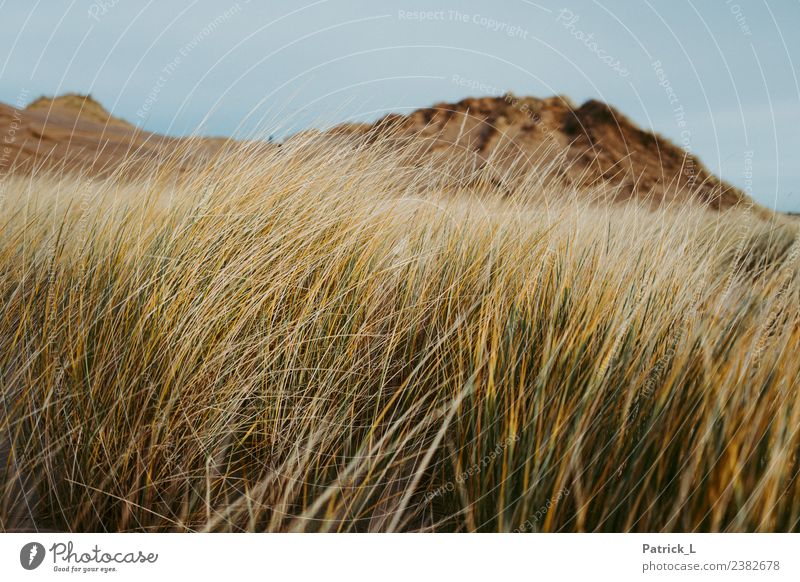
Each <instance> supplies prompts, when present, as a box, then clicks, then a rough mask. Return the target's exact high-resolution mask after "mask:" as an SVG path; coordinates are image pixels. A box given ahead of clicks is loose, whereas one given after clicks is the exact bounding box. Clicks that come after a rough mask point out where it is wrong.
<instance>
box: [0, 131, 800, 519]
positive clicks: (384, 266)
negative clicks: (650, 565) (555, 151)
mask: <svg viewBox="0 0 800 582" xmlns="http://www.w3.org/2000/svg"><path fill="white" fill-rule="evenodd" d="M390 153H391V152H389V151H387V149H386V148H382V147H381V146H380V144H372V145H371V146H370V147H359V146H354V145H348V144H347V143H341V144H339V145H337V146H336V147H331V144H330V143H324V144H322V145H319V144H318V145H314V144H313V143H301V144H296V145H294V146H292V147H289V148H282V149H277V148H276V149H275V150H274V151H273V152H272V153H268V154H265V153H263V152H262V154H261V155H259V156H253V155H252V152H250V151H249V150H248V148H247V147H243V148H241V149H238V150H235V151H231V152H229V153H228V154H226V155H224V156H221V157H220V158H219V159H218V160H215V161H213V162H210V163H209V165H208V166H207V167H206V168H204V169H202V170H197V171H196V172H192V173H189V174H183V175H181V176H178V175H177V173H176V172H175V171H174V170H173V168H172V164H171V162H170V161H169V160H167V161H165V163H164V164H162V166H161V167H159V168H154V169H153V171H152V173H151V175H149V176H146V177H145V178H143V179H137V180H136V181H127V182H126V181H124V180H117V179H114V180H103V181H97V180H84V179H80V178H78V177H70V176H66V175H65V176H56V175H52V176H46V175H38V176H34V177H33V178H22V177H8V178H5V179H4V182H3V190H2V192H3V193H4V196H3V198H2V203H1V206H0V224H1V225H2V228H1V229H0V271H2V276H1V277H0V297H2V319H0V366H1V368H0V383H1V384H0V386H1V387H2V394H3V398H4V409H5V416H4V417H3V418H2V424H0V435H2V436H0V441H2V442H4V447H5V448H6V449H7V452H6V454H5V458H4V459H3V466H2V467H0V486H1V487H2V489H0V493H2V496H1V497H0V500H1V501H2V506H1V507H0V521H1V522H2V525H3V528H4V529H15V528H16V529H19V528H25V527H36V528H47V529H56V530H69V531H140V530H145V531H161V530H177V531H185V530H211V531H242V530H258V531H264V530H267V531H512V530H516V529H521V530H524V531H694V530H699V531H722V530H727V531H795V530H797V529H798V520H800V483H798V479H797V476H798V471H799V470H800V459H799V458H798V452H800V435H798V429H799V428H800V402H799V401H798V389H799V388H800V359H799V358H798V357H797V354H798V353H800V325H798V321H800V319H799V318H800V308H799V307H798V306H799V305H800V301H799V299H800V282H799V281H798V266H799V265H800V259H798V255H799V254H800V242H798V238H797V234H796V229H795V228H794V227H793V226H791V225H788V224H787V225H784V224H780V223H778V222H777V221H772V222H766V221H764V220H762V219H758V218H755V217H751V216H749V215H748V214H747V213H746V212H744V211H742V210H736V209H735V210H731V211H727V212H725V213H714V212H707V211H705V210H703V209H701V208H694V207H689V206H685V207H682V208H672V209H669V208H665V209H659V210H653V209H649V208H644V207H639V206H633V205H629V206H624V207H623V206H618V207H611V206H607V205H605V204H592V203H589V202H587V201H586V199H585V198H583V197H580V196H577V195H575V194H573V193H571V192H570V191H569V188H568V187H566V186H563V185H558V184H557V183H556V182H555V181H549V182H547V183H542V184H540V185H538V186H537V185H536V183H535V181H532V180H531V181H528V182H526V184H525V185H524V186H523V187H521V188H520V189H519V190H517V191H515V192H512V193H511V194H510V195H509V194H503V195H500V194H498V193H496V192H492V189H491V185H490V184H489V183H488V182H486V181H482V180H481V177H480V176H479V177H477V178H476V180H475V181H474V182H472V184H471V185H465V186H464V187H463V188H460V189H459V191H458V192H454V191H450V192H443V191H442V189H441V188H440V186H439V184H440V182H441V181H440V180H439V179H438V178H437V176H435V175H434V174H433V170H432V169H430V168H428V169H425V168H418V169H416V170H412V169H411V168H409V167H407V166H406V167H404V166H402V165H398V164H396V163H392V162H391V161H386V160H387V157H390Z"/></svg>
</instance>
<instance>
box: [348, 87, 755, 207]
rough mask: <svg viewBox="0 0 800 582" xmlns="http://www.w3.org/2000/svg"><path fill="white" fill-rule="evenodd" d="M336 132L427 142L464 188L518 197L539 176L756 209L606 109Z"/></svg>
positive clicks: (693, 161) (551, 105)
mask: <svg viewBox="0 0 800 582" xmlns="http://www.w3.org/2000/svg"><path fill="white" fill-rule="evenodd" d="M334 131H338V132H343V133H356V134H367V135H371V134H376V133H378V134H383V133H387V132H392V133H393V134H400V135H404V136H411V135H414V136H417V137H418V138H419V139H421V140H422V141H423V142H426V147H425V148H423V149H421V151H420V154H419V157H421V158H425V159H426V162H428V163H430V162H431V161H433V163H435V164H438V165H440V166H441V168H442V171H443V172H446V173H447V174H448V175H449V176H451V177H452V178H453V179H455V180H458V181H461V182H469V181H470V180H472V179H478V177H479V176H480V177H481V179H485V174H486V172H487V170H488V172H490V174H491V175H494V176H496V178H495V180H496V181H498V182H504V183H506V185H507V186H508V187H509V188H512V187H513V186H514V183H515V182H517V181H519V180H524V179H530V175H531V172H532V171H534V173H537V172H538V173H539V174H551V175H560V177H561V178H563V179H565V180H566V181H567V182H568V183H570V184H573V185H575V186H576V187H577V188H582V187H586V186H599V187H600V190H604V191H607V192H608V193H609V194H610V195H611V196H613V197H614V198H616V199H619V200H624V199H629V198H634V197H639V198H646V199H649V200H652V201H653V203H656V204H658V203H662V202H669V201H673V200H676V199H677V200H680V199H688V198H694V199H699V200H701V201H703V202H705V203H708V204H709V205H711V206H712V207H716V208H728V207H731V206H733V205H736V204H740V203H747V204H750V203H751V201H750V199H749V198H748V197H747V196H746V195H745V194H744V193H743V192H742V191H741V190H739V189H737V188H735V187H734V186H731V185H730V184H727V183H725V182H723V181H721V180H720V179H719V178H717V177H716V176H714V175H713V174H712V173H711V172H709V171H708V170H707V169H706V168H705V166H703V164H702V163H701V162H700V161H699V160H698V159H697V158H696V157H694V156H692V155H690V154H687V153H686V152H684V150H683V149H681V148H680V147H678V146H677V145H675V144H673V143H672V142H670V141H669V140H667V139H665V138H663V137H660V136H658V135H656V134H654V133H652V132H649V131H644V130H642V129H640V128H639V127H637V126H636V124H634V123H633V122H632V121H631V120H630V119H628V118H627V117H625V116H624V115H622V114H621V113H619V112H618V111H616V110H615V109H614V108H613V107H611V106H609V105H607V104H605V103H601V102H599V101H587V102H586V103H584V104H583V105H581V106H576V105H575V104H573V103H572V102H571V101H570V100H569V99H568V98H565V97H550V98H547V99H537V98H534V97H516V96H514V95H511V94H508V95H505V96H502V97H482V98H469V99H464V100H462V101H459V102H458V103H440V104H437V105H434V106H433V107H429V108H425V109H419V110H417V111H414V112H413V113H411V114H409V115H405V116H403V115H389V116H386V117H385V118H383V119H382V120H380V121H379V122H377V123H376V124H372V125H369V124H352V125H347V126H340V127H339V128H336V129H335V130H334Z"/></svg>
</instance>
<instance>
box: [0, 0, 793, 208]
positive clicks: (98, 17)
mask: <svg viewBox="0 0 800 582" xmlns="http://www.w3.org/2000/svg"><path fill="white" fill-rule="evenodd" d="M419 11H428V12H429V13H428V14H425V15H422V14H418V12H419ZM0 15H2V21H3V30H4V33H3V35H2V36H0V100H2V101H4V102H6V103H14V102H15V101H17V100H20V99H21V100H23V101H30V100H32V99H33V98H35V97H37V96H39V95H41V94H55V93H63V92H73V91H74V92H89V93H91V94H92V95H93V96H94V97H95V98H97V99H98V100H100V101H101V102H102V103H103V104H104V105H106V106H107V107H108V108H109V109H112V110H113V113H114V114H115V115H118V116H121V117H124V118H126V119H128V120H130V121H132V122H134V123H139V124H141V125H143V126H144V127H145V128H146V129H150V130H153V131H159V132H167V133H170V134H176V135H180V134H186V133H191V132H192V131H194V130H197V128H198V127H202V131H203V132H204V133H210V134H215V135H231V134H235V135H247V134H250V133H252V132H254V131H268V132H270V133H274V134H276V135H278V136H281V135H285V134H286V133H288V132H292V131H296V130H298V129H301V128H304V127H310V126H325V125H329V124H331V123H335V122H339V121H343V120H356V119H358V120H361V119H363V120H367V119H374V118H376V117H378V116H380V115H383V114H384V113H386V112H388V111H399V112H403V111H408V110H411V109H415V108H418V107H423V106H427V105H430V104H432V103H435V102H438V101H453V100H458V99H460V98H463V97H466V96H468V95H476V94H481V93H492V92H494V93H502V92H504V91H507V90H511V91H513V92H514V93H517V94H520V95H535V96H548V95H552V94H563V95H567V96H569V97H571V98H572V99H573V100H574V101H576V102H579V103H580V102H582V101H584V100H586V99H589V98H595V99H601V100H604V101H607V102H609V103H611V104H612V105H614V106H616V107H617V108H618V109H619V110H621V111H622V112H623V113H625V114H627V115H628V116H629V117H631V118H633V119H634V120H635V121H636V122H638V123H639V124H641V125H642V126H644V127H648V128H652V129H654V130H656V131H657V132H659V133H661V134H664V135H666V136H668V137H670V138H672V139H673V140H674V141H676V142H678V143H679V144H680V143H686V144H687V145H688V147H689V148H690V149H691V151H692V152H693V153H695V154H697V155H698V156H699V157H700V158H701V159H702V160H703V161H704V162H705V163H706V164H707V165H708V166H709V167H710V168H711V169H712V170H713V171H715V172H717V173H719V174H721V175H722V176H723V177H724V178H725V179H727V180H729V181H731V182H733V183H735V184H738V185H739V186H741V187H743V188H746V189H748V190H750V189H751V188H752V190H751V192H752V195H753V196H754V197H755V198H756V199H757V200H759V201H760V202H761V203H763V204H765V205H767V206H770V207H777V208H778V209H781V210H794V211H800V167H798V164H797V163H796V162H797V159H798V157H799V156H798V154H800V131H799V130H800V84H798V71H797V67H798V66H800V38H799V37H798V35H797V33H796V31H797V29H798V27H800V0H783V1H781V2H770V3H767V2H766V1H765V0H739V1H733V0H731V1H727V0H705V1H701V0H694V1H689V0H669V1H668V0H644V1H642V2H628V1H622V0H614V1H612V0H605V1H592V0H561V1H559V2H548V1H546V0H537V1H536V2H533V1H528V0H506V1H493V2H476V1H465V0H461V1H455V0H441V1H439V0H433V1H430V0H429V1H427V2H422V1H414V0H409V1H404V0H401V1H397V2H388V1H383V0H370V1H366V0H364V1H344V0H318V1H313V2H312V1H310V0H295V1H289V0H278V1H270V2H257V1H255V0H251V1H249V2H248V1H247V0H239V2H238V3H237V2H236V1H232V2H228V1H227V0H222V1H219V0H218V1H216V2H212V1H210V0H195V1H192V0H187V1H184V2H163V1H162V2H156V1H154V0H151V1H149V2H148V1H138V2H137V1H133V0H92V1H90V0H73V1H60V0H47V1H45V0H39V1H35V0H5V1H3V0H0ZM423 16H424V18H423ZM17 31H18V34H17ZM589 35H592V37H591V38H587V37H589ZM657 61H660V67H658V66H653V64H654V63H655V62H657ZM750 174H752V177H750Z"/></svg>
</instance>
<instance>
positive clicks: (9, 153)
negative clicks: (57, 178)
mask: <svg viewBox="0 0 800 582" xmlns="http://www.w3.org/2000/svg"><path fill="white" fill-rule="evenodd" d="M0 135H2V136H3V139H2V144H0V146H2V149H0V173H4V172H9V171H14V172H31V171H33V170H34V169H42V168H44V169H51V170H56V171H60V170H68V171H81V172H86V173H88V174H90V175H105V174H109V173H111V172H114V171H117V170H118V169H119V168H120V166H122V165H123V164H125V168H126V169H130V170H131V171H136V170H137V169H141V168H144V167H147V165H148V163H149V162H152V161H155V160H159V159H162V158H164V157H165V156H166V155H168V154H170V153H173V152H175V151H176V150H178V149H179V148H183V149H185V150H186V151H189V152H191V155H187V159H186V161H185V165H186V166H191V164H192V163H193V162H194V160H197V159H206V158H207V157H208V155H209V154H212V153H213V152H215V151H217V150H218V149H219V147H221V145H222V144H223V143H224V142H225V140H219V139H210V138H209V139H192V140H189V139H180V138H171V137H165V136H162V135H158V134H155V133H150V132H147V131H141V130H140V129H138V128H136V127H135V126H133V125H131V124H130V123H128V122H127V121H125V120H122V119H119V118H117V117H114V116H112V115H111V114H110V113H109V112H108V111H106V109H105V108H104V107H103V106H102V105H100V104H99V103H98V102H97V101H95V100H94V99H92V98H91V97H90V96H84V95H75V94H69V95H62V96H59V97H55V98H47V97H40V98H39V99H36V100H35V101H33V102H32V103H31V104H30V105H28V106H27V107H26V108H25V109H15V108H13V107H10V106H8V105H4V104H2V103H0ZM190 144H191V146H192V147H187V146H188V145H190Z"/></svg>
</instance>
